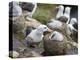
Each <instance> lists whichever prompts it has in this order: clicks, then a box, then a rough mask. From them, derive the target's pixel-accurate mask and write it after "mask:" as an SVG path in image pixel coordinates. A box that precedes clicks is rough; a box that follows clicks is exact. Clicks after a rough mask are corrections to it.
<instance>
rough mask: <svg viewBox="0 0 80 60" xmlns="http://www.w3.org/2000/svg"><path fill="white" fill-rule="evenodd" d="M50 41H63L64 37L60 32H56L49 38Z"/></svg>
mask: <svg viewBox="0 0 80 60" xmlns="http://www.w3.org/2000/svg"><path fill="white" fill-rule="evenodd" d="M49 38H50V40H56V41H63V39H64V37H63V35H62V34H61V33H60V32H57V31H54V32H53V33H52V34H51V36H50V37H49Z"/></svg>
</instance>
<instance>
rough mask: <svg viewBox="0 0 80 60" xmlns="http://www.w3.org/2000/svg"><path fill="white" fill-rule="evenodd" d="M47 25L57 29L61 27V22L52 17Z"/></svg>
mask: <svg viewBox="0 0 80 60" xmlns="http://www.w3.org/2000/svg"><path fill="white" fill-rule="evenodd" d="M47 25H48V27H50V28H52V29H54V28H56V29H59V28H61V27H62V22H60V21H58V20H55V19H52V20H51V22H49V23H48V24H47Z"/></svg>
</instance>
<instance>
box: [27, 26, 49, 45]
mask: <svg viewBox="0 0 80 60" xmlns="http://www.w3.org/2000/svg"><path fill="white" fill-rule="evenodd" d="M48 29H49V28H48V27H47V26H46V25H40V26H38V27H37V28H36V29H35V30H32V32H31V33H30V34H29V35H28V36H27V37H26V41H27V42H28V43H29V44H32V43H37V42H40V41H42V39H43V33H44V32H45V31H48Z"/></svg>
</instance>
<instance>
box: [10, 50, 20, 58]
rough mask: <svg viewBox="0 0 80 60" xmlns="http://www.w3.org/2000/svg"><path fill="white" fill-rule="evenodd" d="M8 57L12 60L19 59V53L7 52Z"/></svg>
mask: <svg viewBox="0 0 80 60" xmlns="http://www.w3.org/2000/svg"><path fill="white" fill-rule="evenodd" d="M9 56H10V57H12V58H17V57H19V53H18V52H17V51H9Z"/></svg>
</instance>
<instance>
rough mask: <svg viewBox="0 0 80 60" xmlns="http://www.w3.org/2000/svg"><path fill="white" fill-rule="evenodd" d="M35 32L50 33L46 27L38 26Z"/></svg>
mask: <svg viewBox="0 0 80 60" xmlns="http://www.w3.org/2000/svg"><path fill="white" fill-rule="evenodd" d="M37 30H38V31H39V32H42V33H43V32H46V31H49V32H50V31H51V30H50V29H49V28H48V27H47V26H46V25H40V26H38V28H37Z"/></svg>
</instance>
